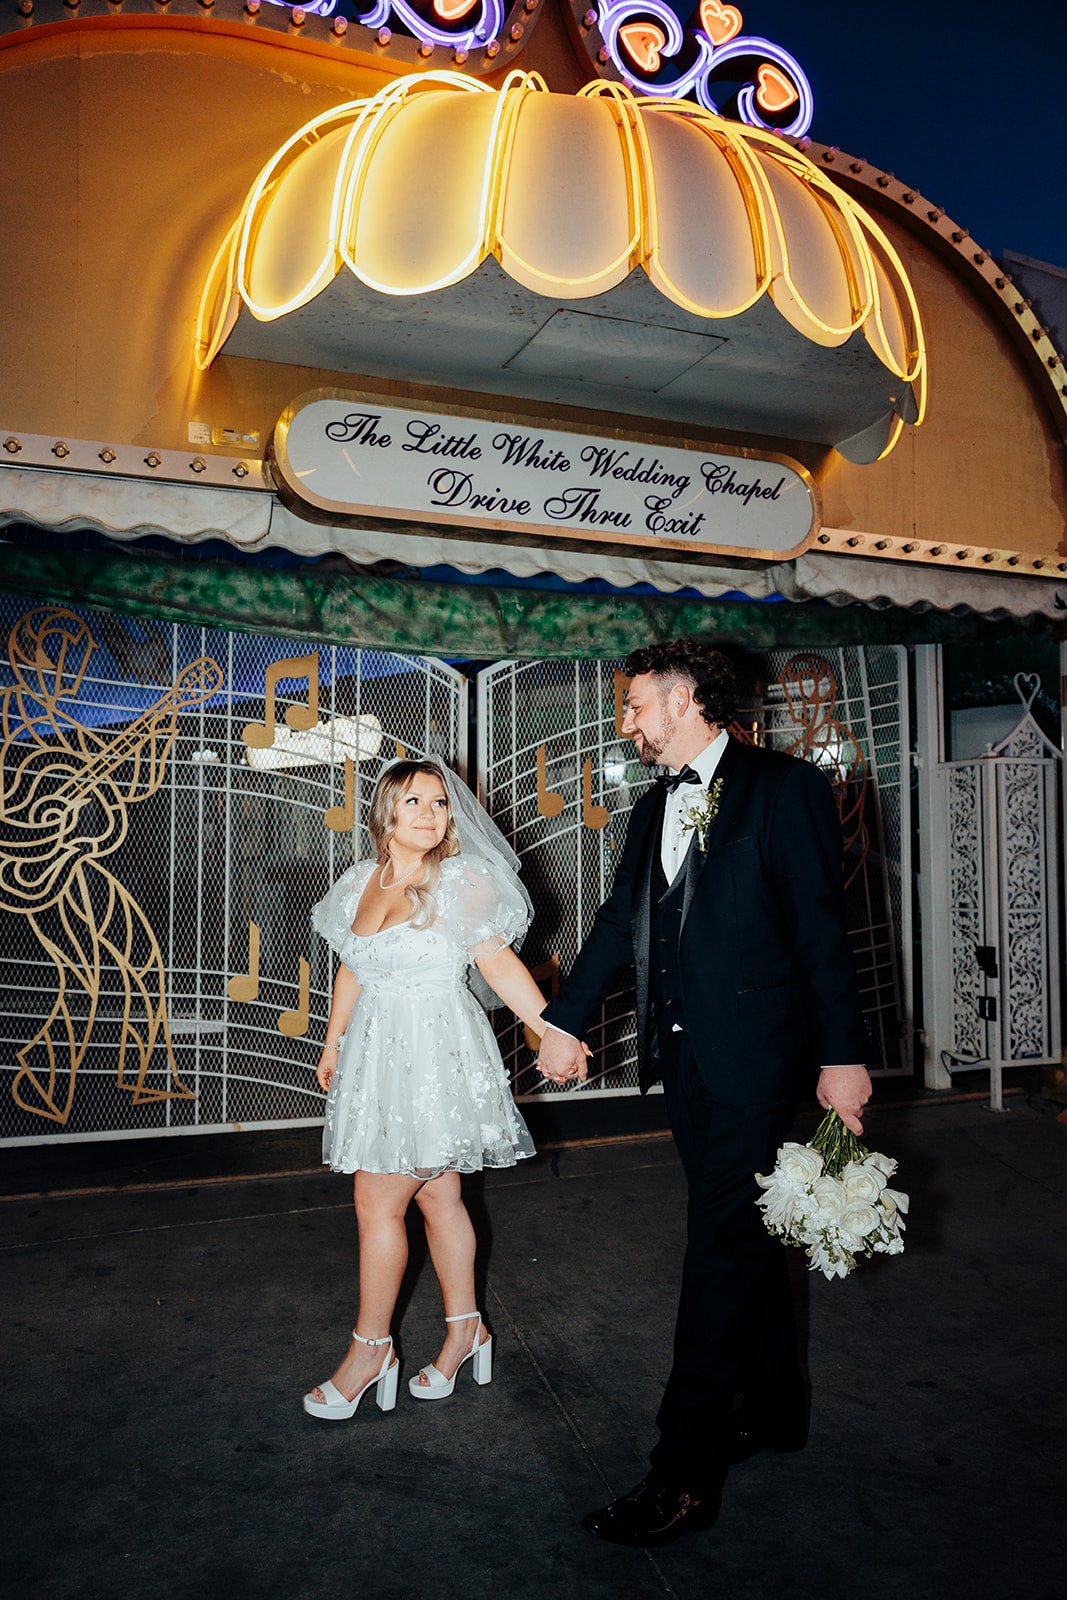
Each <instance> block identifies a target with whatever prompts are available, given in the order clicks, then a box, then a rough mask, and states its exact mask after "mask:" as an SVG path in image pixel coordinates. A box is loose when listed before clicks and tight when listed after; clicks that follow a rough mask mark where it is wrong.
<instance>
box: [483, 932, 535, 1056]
mask: <svg viewBox="0 0 1067 1600" xmlns="http://www.w3.org/2000/svg"><path fill="white" fill-rule="evenodd" d="M475 965H476V966H477V968H478V971H479V972H480V973H481V975H482V977H483V978H484V979H485V981H486V983H487V984H488V985H489V987H490V989H492V991H493V993H494V994H498V995H499V996H500V998H501V1000H503V1002H504V1004H505V1005H506V1006H510V1007H511V1009H512V1011H514V1013H515V1015H516V1016H517V1017H518V1019H519V1021H520V1022H525V1024H526V1026H527V1027H528V1028H531V1029H532V1030H533V1032H534V1033H536V1034H537V1035H538V1037H540V1035H541V1034H542V1033H543V1032H544V1023H543V1022H542V1021H541V1013H542V1011H543V1010H544V1009H545V1006H546V1005H547V1003H548V1002H547V1001H546V1000H545V997H544V995H543V994H542V993H541V991H540V989H539V988H538V987H537V985H536V983H535V982H534V981H533V979H532V978H531V977H530V974H529V972H528V971H527V969H526V968H525V967H524V966H523V964H522V962H521V961H520V960H519V958H518V956H517V955H516V954H515V952H514V950H513V949H512V948H511V946H510V945H507V944H506V945H502V946H501V948H500V949H499V950H494V951H492V952H490V953H489V954H486V955H479V956H476V957H475Z"/></svg>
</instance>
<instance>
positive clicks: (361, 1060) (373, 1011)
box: [311, 855, 535, 1178]
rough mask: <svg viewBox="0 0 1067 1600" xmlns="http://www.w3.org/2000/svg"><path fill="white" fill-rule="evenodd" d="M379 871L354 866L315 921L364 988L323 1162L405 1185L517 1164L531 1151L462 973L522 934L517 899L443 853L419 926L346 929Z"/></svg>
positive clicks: (346, 1042) (344, 1044)
mask: <svg viewBox="0 0 1067 1600" xmlns="http://www.w3.org/2000/svg"><path fill="white" fill-rule="evenodd" d="M376 871H378V866H377V863H375V862H369V861H362V862H357V863H356V865H355V866H353V867H350V868H349V869H348V871H347V872H345V873H343V874H342V875H341V877H340V878H339V879H338V880H337V882H336V883H335V884H334V886H333V888H332V889H331V890H330V892H329V894H328V895H327V896H326V898H325V899H324V900H321V901H320V902H319V904H318V905H317V906H315V908H314V910H313V911H312V913H311V921H312V926H313V927H314V929H315V931H316V932H317V933H319V934H321V935H322V937H323V938H324V939H325V940H326V941H327V943H328V944H329V945H330V947H331V949H333V950H334V951H335V952H336V954H337V955H338V956H339V957H340V959H341V961H342V962H343V963H344V965H345V966H346V967H347V968H348V969H349V971H350V972H351V973H352V974H353V976H354V977H355V978H356V980H357V981H358V982H359V983H360V984H361V985H362V988H361V991H360V995H359V998H358V1000H357V1001H356V1004H355V1006H354V1007H353V1010H352V1015H351V1017H350V1018H349V1022H348V1028H347V1030H346V1032H345V1034H344V1036H343V1038H342V1039H341V1048H340V1051H339V1052H338V1057H337V1070H336V1071H335V1073H334V1076H333V1082H332V1083H331V1084H330V1092H329V1094H328V1095H327V1097H326V1122H325V1126H324V1128H323V1140H322V1159H323V1161H324V1162H326V1163H327V1164H328V1165H329V1166H330V1167H331V1168H332V1169H333V1171H334V1172H402V1173H405V1174H406V1175H407V1176H408V1177H412V1178H436V1177H437V1176H438V1175H439V1174H440V1173H442V1172H479V1171H480V1170H481V1169H482V1168H483V1167H511V1166H514V1165H515V1162H516V1161H518V1160H521V1159H522V1158H523V1157H524V1156H532V1155H533V1154H534V1153H535V1152H534V1146H533V1140H532V1139H531V1138H530V1134H529V1131H528V1129H527V1127H526V1124H525V1122H524V1121H523V1120H522V1117H521V1116H520V1114H519V1111H518V1109H517V1107H516V1105H515V1102H514V1101H513V1099H512V1097H511V1091H510V1088H509V1087H508V1081H507V1075H506V1073H505V1071H504V1063H503V1061H502V1060H501V1057H500V1051H499V1049H498V1048H497V1042H496V1039H495V1038H494V1036H493V1030H492V1029H491V1028H490V1026H489V1022H488V1019H487V1017H486V1015H485V1012H484V1010H483V1009H482V1006H481V1005H480V1003H479V1002H478V1000H477V999H476V998H475V996H474V995H473V994H472V992H471V989H470V987H469V986H468V982H467V975H468V971H469V968H470V965H471V963H472V961H474V959H475V958H476V957H477V956H481V955H487V954H491V953H492V952H494V951H496V950H499V949H501V948H502V947H503V946H504V945H507V944H511V943H512V941H513V940H514V939H515V938H516V937H518V936H519V935H521V933H522V932H523V930H524V928H525V925H526V920H527V910H526V905H525V903H524V901H523V899H522V897H521V895H520V894H519V892H518V889H517V887H516V886H513V885H511V884H509V883H508V882H507V881H505V880H503V878H502V876H501V875H497V874H493V873H491V872H490V871H489V870H487V869H486V867H485V866H484V865H483V863H482V862H480V861H479V860H477V859H474V858H466V859H465V858H464V857H463V856H462V855H458V856H451V857H450V858H449V859H448V860H446V861H443V862H442V863H441V878H440V882H439V883H438V885H437V888H436V889H435V890H434V893H433V898H434V900H435V902H436V904H437V916H436V917H435V918H434V920H433V921H432V922H431V923H430V924H429V926H426V927H413V926H412V924H411V923H410V922H403V923H400V924H399V925H398V926H396V927H392V928H385V929H383V930H382V931H381V932H380V933H372V934H366V935H360V934H356V933H353V932H352V922H353V920H354V918H355V915H356V908H357V906H358V905H359V901H360V896H361V895H362V893H363V890H364V889H365V888H366V886H367V883H368V881H369V879H370V876H371V873H372V872H376ZM409 903H410V902H409Z"/></svg>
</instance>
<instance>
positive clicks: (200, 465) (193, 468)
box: [189, 456, 207, 472]
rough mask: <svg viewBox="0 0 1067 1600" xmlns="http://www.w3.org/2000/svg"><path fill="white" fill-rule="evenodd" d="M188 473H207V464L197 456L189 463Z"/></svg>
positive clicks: (201, 457)
mask: <svg viewBox="0 0 1067 1600" xmlns="http://www.w3.org/2000/svg"><path fill="white" fill-rule="evenodd" d="M189 471H190V472H206V471H207V462H206V461H205V460H204V458H203V456H197V457H196V459H195V460H194V461H190V463H189Z"/></svg>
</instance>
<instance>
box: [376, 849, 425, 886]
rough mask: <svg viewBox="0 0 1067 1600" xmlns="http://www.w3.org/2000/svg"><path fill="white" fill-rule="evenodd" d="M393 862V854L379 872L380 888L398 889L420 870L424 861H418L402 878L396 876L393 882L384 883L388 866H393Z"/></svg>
mask: <svg viewBox="0 0 1067 1600" xmlns="http://www.w3.org/2000/svg"><path fill="white" fill-rule="evenodd" d="M392 862H393V858H392V856H390V857H389V860H388V861H387V862H386V863H385V866H384V867H383V868H382V870H381V872H379V874H378V887H379V889H398V888H399V887H400V885H401V884H402V883H407V881H408V879H409V878H410V877H413V876H414V874H415V873H416V872H418V870H419V868H420V867H421V866H422V862H421V861H416V863H415V865H414V866H413V867H412V868H411V870H410V872H405V874H404V876H403V877H402V878H394V879H393V881H392V883H384V882H383V881H382V880H383V879H384V877H385V874H386V870H387V868H388V867H390V866H392Z"/></svg>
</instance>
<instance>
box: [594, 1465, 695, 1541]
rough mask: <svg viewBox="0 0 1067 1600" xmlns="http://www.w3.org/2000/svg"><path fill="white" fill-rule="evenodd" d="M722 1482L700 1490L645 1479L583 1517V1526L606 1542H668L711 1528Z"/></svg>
mask: <svg viewBox="0 0 1067 1600" xmlns="http://www.w3.org/2000/svg"><path fill="white" fill-rule="evenodd" d="M721 1499H722V1483H721V1482H719V1483H718V1484H715V1485H712V1486H710V1487H708V1488H702V1489H699V1490H697V1489H689V1490H686V1489H679V1488H672V1487H670V1486H669V1485H666V1484H663V1483H657V1482H656V1481H655V1479H654V1478H646V1479H645V1480H644V1482H642V1483H639V1484H638V1485H637V1487H636V1489H631V1490H630V1493H629V1494H626V1495H622V1496H621V1497H620V1498H619V1499H618V1500H613V1501H612V1502H611V1504H610V1505H609V1506H604V1507H602V1509H601V1510H599V1511H590V1512H589V1513H588V1514H587V1515H586V1516H584V1517H583V1518H582V1527H583V1528H586V1529H588V1531H589V1532H590V1533H595V1534H596V1536H597V1538H598V1539H606V1540H607V1541H608V1543H609V1544H627V1545H632V1546H638V1547H648V1546H651V1545H660V1544H671V1543H673V1541H674V1540H675V1539H680V1538H681V1537H682V1534H683V1533H696V1532H697V1531H698V1530H699V1529H700V1528H710V1527H711V1525H712V1523H713V1522H714V1521H715V1518H716V1517H717V1516H718V1514H719V1502H720V1500H721Z"/></svg>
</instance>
